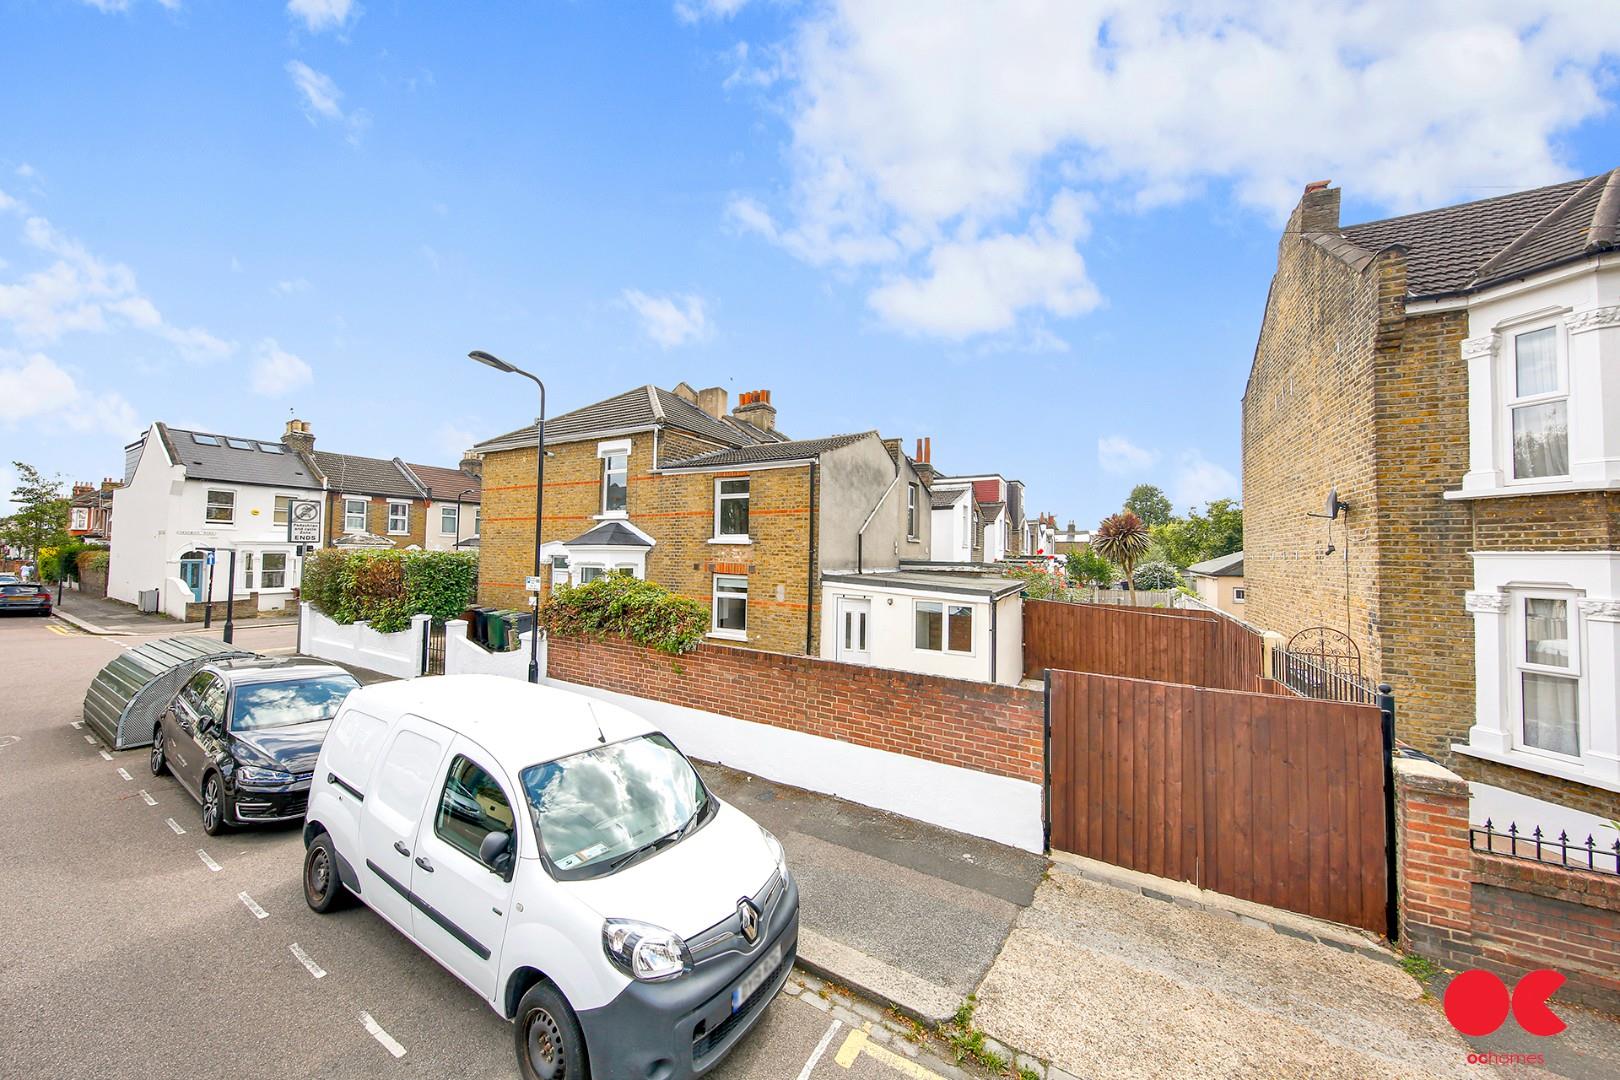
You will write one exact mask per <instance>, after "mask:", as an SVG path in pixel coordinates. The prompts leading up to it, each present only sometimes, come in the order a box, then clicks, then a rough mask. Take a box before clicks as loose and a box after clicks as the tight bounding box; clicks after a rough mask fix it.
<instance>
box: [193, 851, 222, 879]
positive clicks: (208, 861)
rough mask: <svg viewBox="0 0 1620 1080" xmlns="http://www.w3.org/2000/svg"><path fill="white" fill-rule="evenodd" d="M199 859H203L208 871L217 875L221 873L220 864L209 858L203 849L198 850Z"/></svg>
mask: <svg viewBox="0 0 1620 1080" xmlns="http://www.w3.org/2000/svg"><path fill="white" fill-rule="evenodd" d="M197 858H199V859H201V860H202V861H203V865H204V866H206V867H208V869H210V870H212V871H214V872H215V873H218V872H219V870H220V865H219V863H217V862H215V861H214V860H213V859H211V858H209V857H208V852H206V851H204V850H203V849H202V848H198V849H197Z"/></svg>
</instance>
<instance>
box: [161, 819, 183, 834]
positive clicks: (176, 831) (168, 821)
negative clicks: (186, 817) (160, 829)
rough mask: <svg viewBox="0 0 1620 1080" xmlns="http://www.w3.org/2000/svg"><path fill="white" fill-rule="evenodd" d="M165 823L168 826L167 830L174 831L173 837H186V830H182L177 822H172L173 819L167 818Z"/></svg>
mask: <svg viewBox="0 0 1620 1080" xmlns="http://www.w3.org/2000/svg"><path fill="white" fill-rule="evenodd" d="M165 822H166V824H167V825H168V826H169V828H171V829H173V830H174V835H176V836H184V835H186V830H184V829H182V828H181V827H180V823H179V822H178V821H176V820H174V818H167V819H165Z"/></svg>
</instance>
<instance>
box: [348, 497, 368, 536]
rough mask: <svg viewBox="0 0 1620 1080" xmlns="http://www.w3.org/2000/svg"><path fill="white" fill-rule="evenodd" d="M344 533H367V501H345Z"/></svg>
mask: <svg viewBox="0 0 1620 1080" xmlns="http://www.w3.org/2000/svg"><path fill="white" fill-rule="evenodd" d="M343 531H344V532H346V533H360V532H365V531H366V500H365V499H344V500H343Z"/></svg>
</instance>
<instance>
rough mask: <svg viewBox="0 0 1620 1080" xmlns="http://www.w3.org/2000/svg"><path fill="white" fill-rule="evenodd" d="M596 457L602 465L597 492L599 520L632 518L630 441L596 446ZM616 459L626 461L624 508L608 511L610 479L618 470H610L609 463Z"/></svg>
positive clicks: (625, 440)
mask: <svg viewBox="0 0 1620 1080" xmlns="http://www.w3.org/2000/svg"><path fill="white" fill-rule="evenodd" d="M596 456H597V458H598V459H599V460H600V461H601V463H602V469H601V476H600V477H599V480H598V483H599V490H598V492H597V501H596V508H597V514H596V516H597V518H598V519H616V518H626V517H629V516H630V441H629V440H628V439H624V440H620V441H616V442H605V443H597V444H596ZM616 457H622V458H623V459H624V506H623V508H622V509H618V510H609V509H608V477H609V476H611V475H613V472H614V471H616V470H610V467H609V462H610V461H611V460H612V459H613V458H616Z"/></svg>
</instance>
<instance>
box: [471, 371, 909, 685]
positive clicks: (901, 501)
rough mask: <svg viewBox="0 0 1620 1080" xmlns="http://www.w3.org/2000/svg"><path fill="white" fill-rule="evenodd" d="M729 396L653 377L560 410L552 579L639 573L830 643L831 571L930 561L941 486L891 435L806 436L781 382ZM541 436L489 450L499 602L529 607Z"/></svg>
mask: <svg viewBox="0 0 1620 1080" xmlns="http://www.w3.org/2000/svg"><path fill="white" fill-rule="evenodd" d="M728 396H729V395H728V394H727V392H726V391H725V390H724V389H722V388H720V387H711V388H709V389H705V390H694V389H693V388H692V387H690V386H688V385H687V384H686V383H681V384H679V385H677V386H676V388H675V389H674V390H665V389H662V388H660V387H656V386H640V387H636V388H635V389H632V390H627V391H625V392H624V393H622V394H618V395H616V396H614V397H611V398H608V399H606V400H604V401H599V402H596V403H595V404H592V405H587V406H585V407H584V408H580V409H575V410H573V411H572V412H569V413H566V414H564V415H562V416H559V417H556V418H555V419H551V420H548V421H547V422H546V447H547V455H548V456H547V460H546V477H545V520H544V522H543V528H542V540H543V543H542V547H541V552H540V554H541V559H542V562H543V563H544V564H546V566H547V567H548V570H547V572H546V573H545V574H544V575H543V578H544V579H545V587H546V588H547V589H548V590H549V589H550V588H552V587H555V586H556V585H561V584H578V583H581V582H585V581H589V580H591V579H592V578H595V577H597V576H600V575H602V574H607V573H615V572H622V573H629V574H633V575H635V576H637V577H643V578H646V579H648V580H650V581H655V582H657V583H659V584H661V585H663V586H665V587H666V588H669V589H671V590H673V591H675V592H678V593H681V594H683V595H686V596H690V597H693V598H694V599H697V600H699V601H701V602H702V603H704V604H705V605H707V606H708V607H709V609H710V612H711V623H712V627H713V628H712V631H711V634H712V636H713V637H714V638H716V639H718V640H722V641H726V642H729V643H734V644H740V645H744V646H747V647H750V648H759V649H766V650H770V651H774V652H787V653H810V654H815V653H816V652H817V650H818V643H819V639H820V636H821V629H820V615H821V613H820V596H821V578H822V575H823V573H825V572H844V571H850V572H871V571H875V570H895V569H897V568H898V566H899V561H900V560H901V559H902V558H909V557H916V558H918V559H922V560H926V558H927V553H928V550H929V544H930V515H929V513H928V509H927V508H928V507H929V505H930V503H929V494H928V488H927V485H926V484H925V483H924V482H923V479H922V475H921V474H919V473H918V472H917V470H916V468H915V465H914V463H913V462H912V460H911V459H910V458H908V457H907V456H906V455H905V454H903V453H901V452H900V450H899V444H898V443H887V444H886V443H885V442H884V441H883V440H882V439H880V438H879V437H878V435H877V433H876V432H871V431H866V432H857V433H851V434H845V435H836V436H832V437H829V438H822V439H797V440H796V439H790V438H788V437H787V436H786V435H784V434H783V433H782V432H780V431H779V430H777V428H776V408H775V406H774V405H773V404H772V403H771V399H770V392H769V391H766V390H757V391H752V392H749V393H745V394H742V395H741V396H740V398H739V401H738V404H737V406H736V408H735V409H732V410H730V411H728V410H727V400H728ZM534 438H535V433H534V427H533V426H532V425H531V426H529V427H527V428H523V429H520V430H518V431H514V432H510V433H508V434H506V435H502V436H499V437H497V438H494V439H490V440H488V441H486V442H484V443H481V444H480V445H479V446H477V447H476V448H475V450H476V452H478V453H479V454H481V455H482V459H483V492H482V499H483V513H484V516H483V524H482V528H481V536H480V562H479V587H478V598H479V602H480V603H483V604H492V605H498V606H502V607H521V606H526V604H527V599H526V595H525V593H524V587H523V583H524V578H525V577H526V576H527V575H529V574H531V573H533V562H534V490H535V488H534V485H535V464H536V463H535V447H534Z"/></svg>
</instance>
